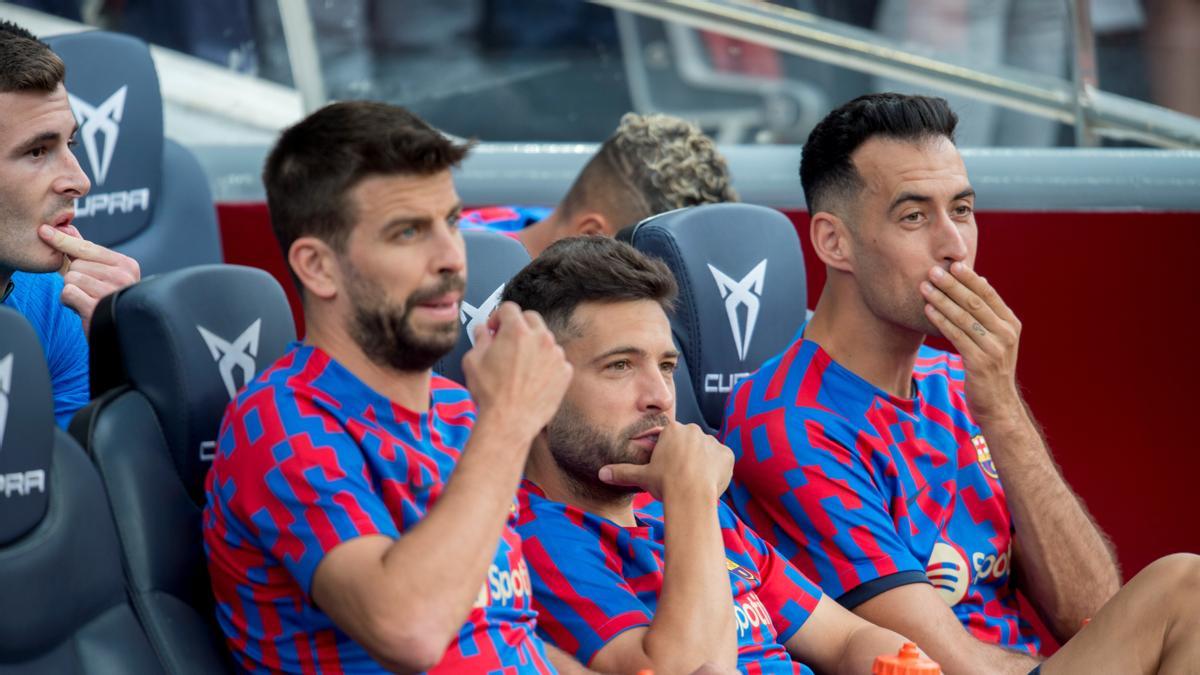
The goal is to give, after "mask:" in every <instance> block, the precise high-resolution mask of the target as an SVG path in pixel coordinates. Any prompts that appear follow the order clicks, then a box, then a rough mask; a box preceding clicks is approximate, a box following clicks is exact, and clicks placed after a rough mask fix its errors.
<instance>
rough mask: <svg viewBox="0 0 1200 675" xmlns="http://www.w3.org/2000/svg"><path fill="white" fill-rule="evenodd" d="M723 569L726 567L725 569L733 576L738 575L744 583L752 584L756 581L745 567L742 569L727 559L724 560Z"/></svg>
mask: <svg viewBox="0 0 1200 675" xmlns="http://www.w3.org/2000/svg"><path fill="white" fill-rule="evenodd" d="M725 567H726V569H728V570H729V571H730V572H733V573H734V574H736V575H738V576H739V577H741V578H743V579H745V580H746V581H749V582H751V583H754V582H755V581H758V580H757V579H755V578H754V575H753V574H752V573H751V572H750V570H748V569H746V568H745V567H742V566H741V565H739V564H737V563H735V562H733V561H732V560H730V559H729V558H726V559H725Z"/></svg>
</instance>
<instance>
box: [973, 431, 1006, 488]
mask: <svg viewBox="0 0 1200 675" xmlns="http://www.w3.org/2000/svg"><path fill="white" fill-rule="evenodd" d="M971 445H974V446H975V456H976V457H977V458H978V459H979V468H981V469H983V472H984V473H986V474H987V475H989V476H991V477H992V478H995V479H996V480H1000V474H998V473H996V463H995V462H993V461H992V451H991V450H988V446H987V439H985V438H984V437H983V436H982V435H976V436H975V437H974V438H972V439H971Z"/></svg>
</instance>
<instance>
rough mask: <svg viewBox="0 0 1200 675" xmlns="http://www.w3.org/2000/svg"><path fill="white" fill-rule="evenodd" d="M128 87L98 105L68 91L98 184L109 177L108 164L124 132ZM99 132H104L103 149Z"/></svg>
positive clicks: (122, 88)
mask: <svg viewBox="0 0 1200 675" xmlns="http://www.w3.org/2000/svg"><path fill="white" fill-rule="evenodd" d="M128 90H129V85H125V86H122V87H121V88H120V89H118V90H117V91H116V92H114V93H113V95H112V96H109V97H108V99H106V100H105V101H104V102H103V103H101V104H100V105H98V106H93V105H91V104H90V103H88V102H86V101H84V100H83V99H81V98H79V97H77V96H75V95H73V94H67V98H68V100H69V101H70V102H71V112H73V113H75V118H76V119H77V120H79V136H80V139H81V140H82V141H83V149H84V151H85V152H86V153H87V157H88V162H89V163H90V164H91V165H92V176H93V177H94V178H95V180H96V185H104V179H105V178H107V177H108V168H109V167H110V166H111V165H112V158H113V153H114V152H115V151H116V149H117V137H118V136H119V135H120V133H121V126H120V124H121V117H122V116H123V115H124V114H125V94H126V92H127V91H128ZM100 132H102V133H103V134H104V146H103V148H102V149H101V148H99V147H97V145H96V134H97V133H100Z"/></svg>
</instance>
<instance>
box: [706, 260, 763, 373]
mask: <svg viewBox="0 0 1200 675" xmlns="http://www.w3.org/2000/svg"><path fill="white" fill-rule="evenodd" d="M708 269H709V271H711V272H712V275H713V278H714V279H716V280H717V288H718V289H720V291H721V297H722V298H724V299H725V314H726V315H728V316H729V328H730V329H731V330H732V331H733V344H734V346H735V347H737V353H738V358H739V359H741V360H742V361H745V360H746V354H747V353H748V352H749V351H750V341H751V340H753V339H754V325H755V324H756V323H757V322H758V307H759V296H761V295H762V292H763V280H764V278H765V277H766V274H767V261H766V260H765V259H764V260H762V261H761V262H759V263H758V264H757V265H755V266H754V269H752V270H750V273H749V274H747V275H746V276H744V277H742V279H741V280H740V281H734V279H733V278H732V277H730V276H729V275H727V274H725V273H724V272H722V271H721V270H719V269H717V268H715V267H713V266H712V265H711V264H710V265H709V266H708ZM739 305H745V306H746V325H745V329H744V330H743V329H742V328H741V327H739V325H738V306H739Z"/></svg>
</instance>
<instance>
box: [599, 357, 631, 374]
mask: <svg viewBox="0 0 1200 675" xmlns="http://www.w3.org/2000/svg"><path fill="white" fill-rule="evenodd" d="M632 367H633V363H632V362H631V361H630V360H629V359H621V360H620V361H613V362H612V363H610V364H608V365H607V366H605V368H607V369H609V370H611V371H614V372H618V373H623V372H625V371H627V370H629V369H630V368H632Z"/></svg>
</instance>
